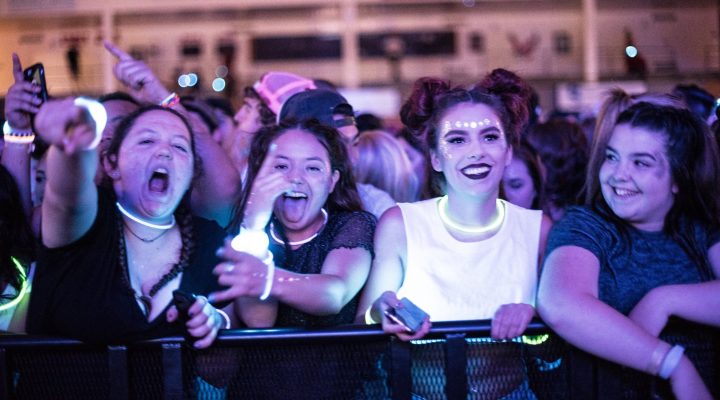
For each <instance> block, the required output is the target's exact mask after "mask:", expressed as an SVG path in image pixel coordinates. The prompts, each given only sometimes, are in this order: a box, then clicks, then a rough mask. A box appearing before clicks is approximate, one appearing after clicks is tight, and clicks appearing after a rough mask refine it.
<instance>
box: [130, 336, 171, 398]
mask: <svg viewBox="0 0 720 400" xmlns="http://www.w3.org/2000/svg"><path fill="white" fill-rule="evenodd" d="M128 356H129V357H128V370H129V371H128V379H129V380H130V388H129V389H130V390H129V394H130V398H131V399H135V400H142V399H148V400H151V399H160V398H161V397H162V396H163V379H164V376H163V370H162V368H163V364H162V351H161V349H160V348H158V347H139V348H132V349H130V351H129V352H128Z"/></svg>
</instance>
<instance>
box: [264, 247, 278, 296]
mask: <svg viewBox="0 0 720 400" xmlns="http://www.w3.org/2000/svg"><path fill="white" fill-rule="evenodd" d="M271 254H272V253H271ZM265 265H267V276H266V277H265V289H263V292H262V294H261V295H260V300H261V301H265V300H267V298H268V297H270V292H271V291H272V285H273V281H274V280H275V263H274V262H273V261H272V258H271V259H270V262H269V263H266V264H265Z"/></svg>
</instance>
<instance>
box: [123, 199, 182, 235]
mask: <svg viewBox="0 0 720 400" xmlns="http://www.w3.org/2000/svg"><path fill="white" fill-rule="evenodd" d="M115 205H117V208H118V210H120V212H121V213H123V215H124V216H126V217H128V218H130V219H131V220H133V221H135V222H137V223H138V224H140V225H145V226H147V227H148V228H153V229H170V228H172V227H173V226H175V215H173V216H172V221H170V223H169V224H163V225H158V224H153V223H151V222H147V221H144V220H142V219H140V218H138V217H136V216H134V215H132V214H130V211H128V210H126V209H125V208H123V206H121V205H120V202H119V201H118V202H116V203H115Z"/></svg>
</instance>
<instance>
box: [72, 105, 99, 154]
mask: <svg viewBox="0 0 720 400" xmlns="http://www.w3.org/2000/svg"><path fill="white" fill-rule="evenodd" d="M73 104H75V105H76V106H78V107H80V108H84V109H85V110H87V112H88V113H90V117H91V118H92V119H93V121H94V122H95V139H93V141H92V142H91V143H90V144H89V145H88V146H87V147H85V150H93V149H95V148H96V147H98V145H99V144H100V140H102V133H103V131H104V130H105V125H106V124H107V111H105V107H103V105H102V104H100V102H98V101H95V100H93V99H88V98H87V97H76V98H75V101H74V102H73Z"/></svg>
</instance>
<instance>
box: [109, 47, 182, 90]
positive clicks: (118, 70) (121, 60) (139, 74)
mask: <svg viewBox="0 0 720 400" xmlns="http://www.w3.org/2000/svg"><path fill="white" fill-rule="evenodd" d="M103 44H104V45H105V48H106V49H107V51H109V52H110V54H112V55H113V56H115V58H117V60H118V62H117V64H115V67H113V73H114V74H115V78H117V80H119V81H120V82H122V83H123V85H125V86H126V87H127V88H128V90H129V91H130V94H131V95H132V96H133V97H135V98H136V99H137V100H139V101H142V102H146V103H153V104H159V103H160V102H161V101H163V100H164V99H165V98H166V97H167V96H168V95H169V94H170V91H169V90H167V88H165V86H163V84H162V83H161V82H160V80H159V79H158V78H157V77H156V76H155V74H154V73H153V71H152V69H150V67H148V66H147V64H145V63H144V62H142V61H140V60H136V59H134V58H133V57H132V56H131V55H130V54H128V53H126V52H124V51H123V50H121V49H120V48H119V47H117V46H115V45H114V44H112V43H110V42H108V41H107V40H106V41H104V42H103Z"/></svg>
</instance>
